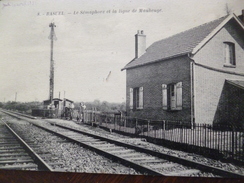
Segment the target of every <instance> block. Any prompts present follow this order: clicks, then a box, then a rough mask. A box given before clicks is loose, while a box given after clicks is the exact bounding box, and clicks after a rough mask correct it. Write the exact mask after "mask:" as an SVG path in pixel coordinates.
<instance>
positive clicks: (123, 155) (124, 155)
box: [119, 153, 141, 157]
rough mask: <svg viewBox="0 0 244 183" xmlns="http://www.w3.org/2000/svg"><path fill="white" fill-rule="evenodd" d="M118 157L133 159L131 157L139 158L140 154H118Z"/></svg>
mask: <svg viewBox="0 0 244 183" xmlns="http://www.w3.org/2000/svg"><path fill="white" fill-rule="evenodd" d="M119 156H120V157H133V156H137V157H139V156H141V154H139V153H128V154H120V155H119Z"/></svg>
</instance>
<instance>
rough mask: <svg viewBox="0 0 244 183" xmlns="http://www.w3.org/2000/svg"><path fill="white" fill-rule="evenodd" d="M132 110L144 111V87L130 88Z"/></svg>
mask: <svg viewBox="0 0 244 183" xmlns="http://www.w3.org/2000/svg"><path fill="white" fill-rule="evenodd" d="M130 109H143V87H137V88H130Z"/></svg>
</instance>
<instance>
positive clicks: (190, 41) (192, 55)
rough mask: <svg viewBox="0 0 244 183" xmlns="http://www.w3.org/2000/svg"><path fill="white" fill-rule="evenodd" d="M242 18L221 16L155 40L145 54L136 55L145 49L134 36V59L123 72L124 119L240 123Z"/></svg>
mask: <svg viewBox="0 0 244 183" xmlns="http://www.w3.org/2000/svg"><path fill="white" fill-rule="evenodd" d="M243 17H244V16H243V15H242V16H240V17H237V16H236V15H234V14H233V15H229V16H226V17H222V18H220V19H217V20H214V21H212V22H209V23H206V24H204V25H201V26H198V27H195V28H193V29H190V30H188V31H184V32H182V33H179V34H176V35H174V36H171V37H169V38H166V39H163V40H160V41H157V42H155V43H153V44H152V45H151V46H150V47H148V48H147V50H138V49H141V48H145V45H143V46H138V45H137V44H138V43H139V42H140V43H142V44H143V43H145V39H146V36H145V35H144V34H143V32H142V31H138V33H137V34H136V35H135V37H136V55H135V59H133V60H132V61H131V62H129V63H128V64H127V65H126V66H125V67H124V68H123V70H126V110H127V114H128V115H129V116H132V117H136V118H141V119H151V120H173V121H174V120H181V121H185V122H189V123H194V122H195V123H207V124H212V123H213V122H217V123H221V122H222V123H227V122H229V123H233V122H236V121H239V122H240V121H242V119H244V112H243V110H244V108H243V107H244V100H243V99H244V98H243V89H244V51H243V50H244V25H243V23H242V21H241V19H240V18H243ZM138 40H139V41H138ZM138 53H140V54H138ZM231 92H233V93H236V95H235V97H233V96H231V95H230V94H231ZM237 101H238V102H237ZM240 101H241V102H240ZM234 111H235V112H234ZM233 114H235V115H233ZM243 123H244V121H243Z"/></svg>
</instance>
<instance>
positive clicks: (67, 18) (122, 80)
mask: <svg viewBox="0 0 244 183" xmlns="http://www.w3.org/2000/svg"><path fill="white" fill-rule="evenodd" d="M226 5H228V10H229V11H230V12H231V13H235V14H236V15H240V14H241V10H242V9H244V2H243V0H214V1H213V0H116V1H113V0H1V1H0V40H1V44H0V102H7V101H15V99H16V101H19V102H30V101H43V100H47V99H48V98H49V75H50V40H49V39H48V36H49V34H50V27H49V24H50V23H51V22H54V23H55V24H56V27H55V34H56V37H57V40H56V41H54V54H53V58H54V62H55V66H54V67H55V70H54V78H55V79H54V97H57V98H58V97H59V96H60V98H61V99H62V98H64V97H65V98H68V99H70V100H73V101H75V102H81V101H84V102H88V101H94V100H96V99H98V100H100V101H108V102H125V99H126V94H125V91H126V71H121V69H122V68H123V67H124V66H125V65H126V64H127V63H128V62H130V61H131V60H132V59H133V58H134V57H135V37H134V35H135V34H136V32H137V30H143V31H144V34H145V35H146V45H147V47H148V46H150V45H151V44H152V43H153V42H155V41H158V40H161V39H164V38H166V37H169V36H171V35H173V34H176V33H179V32H182V31H184V30H187V29H190V28H193V27H195V26H198V25H201V24H203V23H206V22H209V21H212V20H214V19H217V18H220V17H222V16H225V15H226V12H227V11H226ZM140 10H145V11H144V12H140ZM148 10H153V12H146V11H148Z"/></svg>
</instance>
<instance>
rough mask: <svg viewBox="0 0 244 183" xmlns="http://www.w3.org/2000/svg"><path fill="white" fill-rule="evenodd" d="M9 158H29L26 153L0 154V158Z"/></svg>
mask: <svg viewBox="0 0 244 183" xmlns="http://www.w3.org/2000/svg"><path fill="white" fill-rule="evenodd" d="M9 156H29V155H28V154H27V153H25V152H22V153H1V154H0V157H9Z"/></svg>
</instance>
